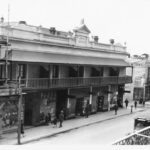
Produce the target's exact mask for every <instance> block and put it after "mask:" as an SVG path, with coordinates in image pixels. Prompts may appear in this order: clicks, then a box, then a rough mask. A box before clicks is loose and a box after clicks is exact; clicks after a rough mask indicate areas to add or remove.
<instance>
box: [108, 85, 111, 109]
mask: <svg viewBox="0 0 150 150" xmlns="http://www.w3.org/2000/svg"><path fill="white" fill-rule="evenodd" d="M108 91H109V93H108V111H110V99H111V97H110V96H111V95H110V91H111V85H108Z"/></svg>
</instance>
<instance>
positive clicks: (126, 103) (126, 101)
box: [124, 98, 129, 108]
mask: <svg viewBox="0 0 150 150" xmlns="http://www.w3.org/2000/svg"><path fill="white" fill-rule="evenodd" d="M124 102H125V105H126V108H127V107H128V104H129V101H128V99H127V98H126V100H125V101H124Z"/></svg>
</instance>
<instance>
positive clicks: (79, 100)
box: [76, 97, 84, 116]
mask: <svg viewBox="0 0 150 150" xmlns="http://www.w3.org/2000/svg"><path fill="white" fill-rule="evenodd" d="M83 110H84V97H80V98H77V101H76V116H82V115H83Z"/></svg>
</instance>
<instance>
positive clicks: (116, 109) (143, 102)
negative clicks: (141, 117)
mask: <svg viewBox="0 0 150 150" xmlns="http://www.w3.org/2000/svg"><path fill="white" fill-rule="evenodd" d="M124 103H125V107H126V109H127V108H128V104H129V100H128V99H127V98H126V99H125V101H124ZM142 104H143V107H144V106H145V101H144V100H142ZM134 108H135V109H136V108H137V100H134ZM114 110H115V115H117V111H118V104H117V103H115V106H114ZM132 111H133V105H131V113H132Z"/></svg>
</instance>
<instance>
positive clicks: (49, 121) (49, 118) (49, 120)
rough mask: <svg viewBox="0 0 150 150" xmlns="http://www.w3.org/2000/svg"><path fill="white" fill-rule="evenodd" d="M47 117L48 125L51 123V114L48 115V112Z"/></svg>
mask: <svg viewBox="0 0 150 150" xmlns="http://www.w3.org/2000/svg"><path fill="white" fill-rule="evenodd" d="M47 115H48V123H51V114H50V112H49V113H48V114H47Z"/></svg>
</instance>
